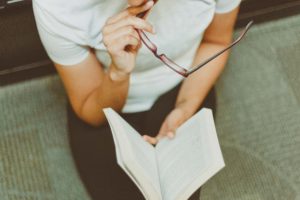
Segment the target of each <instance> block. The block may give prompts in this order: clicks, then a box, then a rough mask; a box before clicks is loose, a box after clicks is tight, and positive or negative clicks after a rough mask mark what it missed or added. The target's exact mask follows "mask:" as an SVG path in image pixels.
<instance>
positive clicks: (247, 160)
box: [0, 16, 300, 200]
mask: <svg viewBox="0 0 300 200" xmlns="http://www.w3.org/2000/svg"><path fill="white" fill-rule="evenodd" d="M299 33H300V16H295V17H291V18H287V19H283V20H280V21H276V22H271V23H267V24H261V25H256V26H255V27H253V29H252V30H251V31H250V32H249V34H248V35H247V37H246V38H245V40H243V41H242V43H241V44H240V45H239V46H237V47H236V48H235V49H234V50H233V51H232V56H231V58H230V61H229V63H228V66H227V68H226V70H225V72H224V74H223V76H222V78H221V79H220V80H219V82H218V84H217V93H218V112H217V117H216V124H217V131H218V134H219V140H220V143H221V145H222V150H223V154H224V158H225V162H226V167H225V169H224V170H222V171H221V172H220V173H218V174H217V175H216V176H214V177H213V178H212V179H211V180H209V181H208V182H207V183H206V184H205V185H204V187H203V189H202V195H201V197H202V198H201V199H202V200H221V199H222V200H233V199H241V200H300V170H299V169H300V109H299V108H300V90H299V86H300V37H299ZM65 104H66V96H65V93H64V92H63V87H62V85H61V82H60V81H59V78H58V77H57V76H56V75H54V76H48V77H45V78H40V79H35V80H32V81H27V82H24V83H19V84H15V85H11V86H6V87H2V88H0V113H1V114H0V199H1V200H37V199H38V200H40V199H41V200H88V199H89V198H88V195H87V193H86V191H85V190H84V187H83V185H82V183H81V182H80V179H79V177H78V175H77V172H76V170H75V167H74V163H73V161H72V158H71V154H70V149H69V144H68V140H67V131H66V113H65Z"/></svg>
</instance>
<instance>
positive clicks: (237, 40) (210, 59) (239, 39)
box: [188, 21, 253, 74]
mask: <svg viewBox="0 0 300 200" xmlns="http://www.w3.org/2000/svg"><path fill="white" fill-rule="evenodd" d="M252 24H253V21H250V22H249V23H248V24H247V26H246V27H245V28H244V30H243V32H242V33H241V35H240V36H239V37H238V38H237V39H236V40H235V41H234V42H233V43H231V44H230V45H229V46H227V47H226V48H225V49H223V50H221V51H220V52H218V53H216V54H215V55H213V56H212V57H210V58H208V59H207V60H205V61H203V62H202V63H201V64H199V65H198V66H197V67H194V68H193V69H191V70H190V71H189V72H188V74H191V73H193V72H194V71H196V70H198V69H199V68H201V67H203V66H204V65H206V64H207V63H209V62H210V61H212V60H213V59H215V58H216V57H218V56H220V55H221V54H222V53H224V52H225V51H227V50H228V49H230V48H231V47H233V46H234V45H236V44H237V43H238V42H239V41H241V40H242V38H243V37H244V36H245V35H246V33H247V32H248V30H249V29H250V27H251V26H252Z"/></svg>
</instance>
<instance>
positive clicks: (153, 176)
mask: <svg viewBox="0 0 300 200" xmlns="http://www.w3.org/2000/svg"><path fill="white" fill-rule="evenodd" d="M104 113H105V115H106V118H107V119H108V122H109V125H110V127H111V130H112V134H113V138H114V143H115V147H116V154H117V162H118V164H119V165H120V167H121V168H122V169H123V170H124V171H125V172H126V173H127V175H128V176H129V177H130V178H131V179H132V180H133V181H134V183H135V184H136V185H137V187H138V188H139V189H140V191H141V192H142V193H143V195H144V197H145V198H146V199H147V200H185V199H188V198H189V197H190V196H191V195H192V194H193V193H194V192H195V191H196V190H197V189H198V188H199V187H200V186H201V185H203V184H204V183H205V182H206V181H207V180H208V179H209V178H211V177H212V176H213V175H214V174H216V173H217V172H218V171H219V170H220V169H222V168H223V167H224V166H225V164H224V160H223V156H222V153H221V150H220V146H219V142H218V138H217V134H216V130H215V125H214V121H213V116H212V112H211V110H210V109H206V108H204V109H202V110H200V111H199V112H198V113H196V114H195V115H194V116H193V117H191V118H190V119H189V120H188V121H186V122H185V123H184V124H182V125H181V126H180V127H179V128H178V129H177V131H176V136H175V138H173V139H168V138H163V139H161V140H160V141H159V142H158V144H157V145H156V146H155V147H154V146H152V145H151V144H149V143H147V142H146V141H145V140H144V139H143V138H142V136H141V135H140V134H139V133H138V132H137V131H136V130H134V129H133V128H132V127H131V126H130V125H129V124H128V123H127V122H126V121H125V120H124V119H123V118H121V117H120V116H119V115H118V113H116V112H115V111H114V110H113V109H111V108H105V109H104Z"/></svg>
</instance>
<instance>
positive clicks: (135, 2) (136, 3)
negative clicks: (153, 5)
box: [127, 0, 147, 6]
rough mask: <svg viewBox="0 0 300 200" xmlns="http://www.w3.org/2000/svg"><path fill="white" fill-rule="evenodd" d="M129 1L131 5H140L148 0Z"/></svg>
mask: <svg viewBox="0 0 300 200" xmlns="http://www.w3.org/2000/svg"><path fill="white" fill-rule="evenodd" d="M127 1H128V4H129V5H131V6H138V5H141V4H143V3H145V1H147V0H127Z"/></svg>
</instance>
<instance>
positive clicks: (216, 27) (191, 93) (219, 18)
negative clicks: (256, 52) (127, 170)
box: [144, 8, 239, 144]
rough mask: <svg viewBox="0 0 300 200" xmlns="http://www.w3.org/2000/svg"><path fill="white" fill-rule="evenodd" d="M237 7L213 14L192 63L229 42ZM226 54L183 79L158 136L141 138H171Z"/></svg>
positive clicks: (205, 91) (193, 109)
mask: <svg viewBox="0 0 300 200" xmlns="http://www.w3.org/2000/svg"><path fill="white" fill-rule="evenodd" d="M238 10H239V8H236V9H234V10H232V11H231V12H229V13H225V14H215V16H214V19H213V21H212V22H211V24H210V25H209V27H208V28H207V29H206V31H205V33H204V36H203V40H202V42H201V44H200V46H199V48H198V50H197V52H196V55H195V58H194V61H193V66H196V65H197V64H198V63H201V62H202V61H204V60H205V59H206V58H208V57H210V56H211V55H213V54H214V53H215V52H218V51H220V50H221V49H224V48H225V47H226V46H228V45H229V44H230V43H231V41H232V34H233V29H234V24H235V21H236V18H237V14H238ZM220 33H222V34H220ZM228 56H229V52H225V53H224V54H222V55H221V56H219V57H218V58H216V59H214V60H213V61H211V62H209V63H208V64H207V65H206V66H204V67H203V68H201V69H199V70H198V71H196V72H194V73H193V74H191V75H190V76H189V77H188V78H187V79H185V80H184V81H183V84H182V86H181V88H180V90H179V93H178V96H177V99H176V104H175V108H174V109H173V110H172V111H171V113H170V114H169V115H168V116H167V117H166V119H165V121H164V122H163V123H162V126H161V128H160V131H159V133H158V135H157V136H156V137H155V138H153V137H150V136H146V135H145V136H144V139H145V140H146V141H148V142H150V143H151V144H156V143H157V142H158V140H159V139H160V138H161V137H164V136H168V137H170V138H172V137H174V133H175V130H176V128H177V127H179V126H180V125H181V124H182V123H183V122H185V121H186V120H187V119H189V118H190V117H191V116H192V115H193V114H194V113H195V112H196V111H197V110H198V108H199V106H200V105H201V104H202V102H203V101H204V99H205V97H206V95H207V94H208V92H209V91H210V89H211V88H212V87H213V85H214V84H215V82H216V81H217V79H218V77H219V76H220V74H221V72H222V71H223V69H224V66H225V64H226V62H227V59H228Z"/></svg>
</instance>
